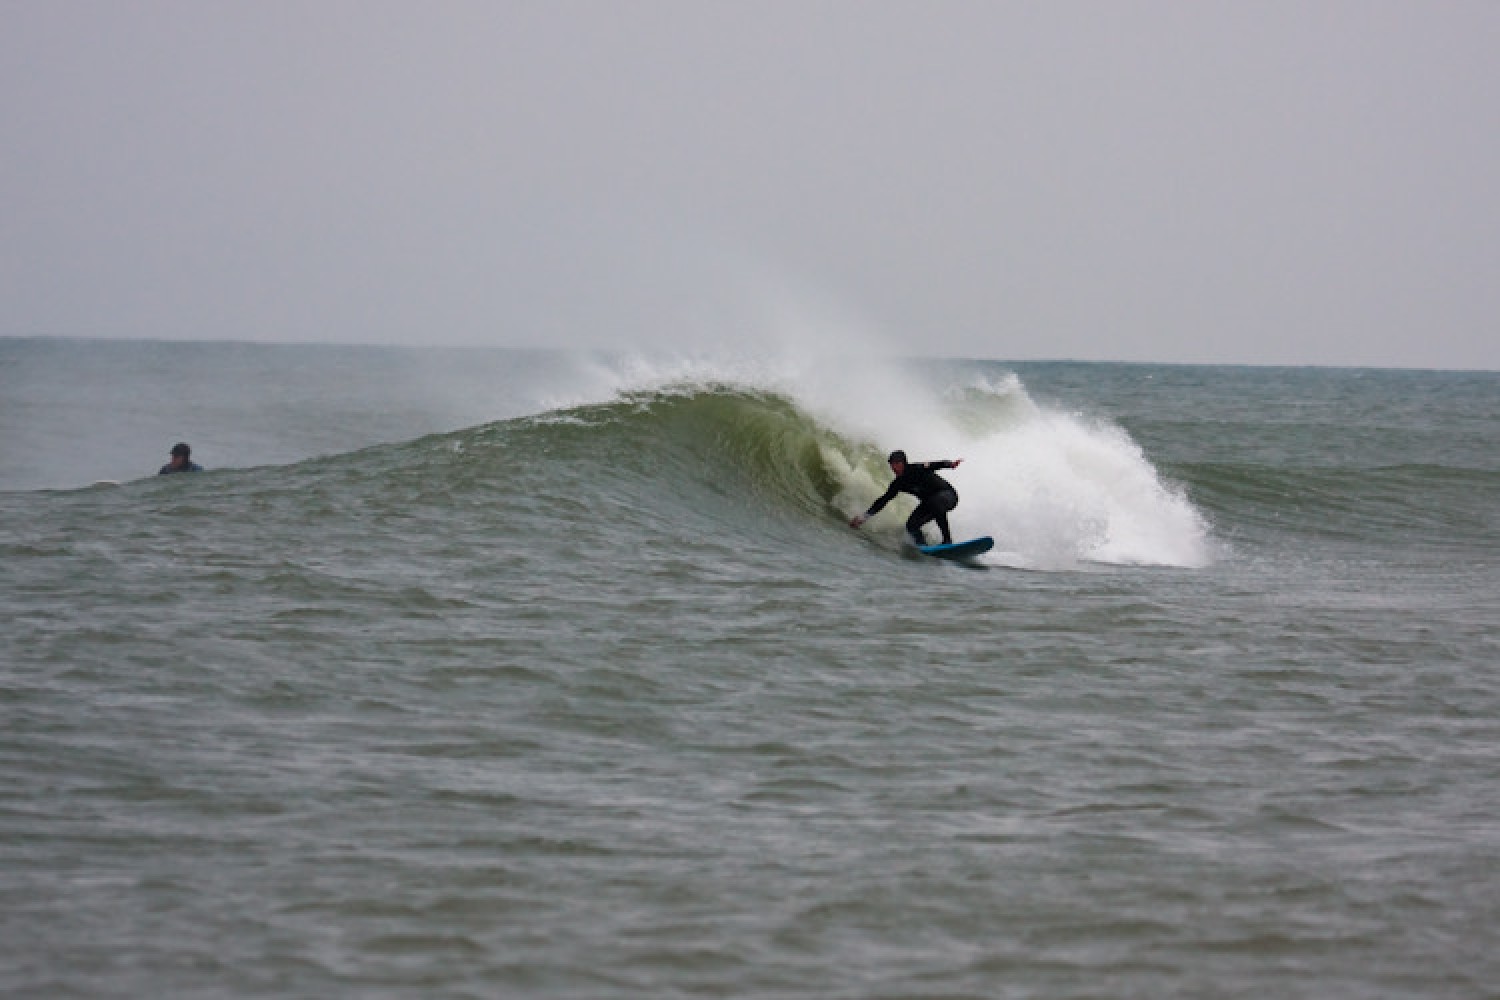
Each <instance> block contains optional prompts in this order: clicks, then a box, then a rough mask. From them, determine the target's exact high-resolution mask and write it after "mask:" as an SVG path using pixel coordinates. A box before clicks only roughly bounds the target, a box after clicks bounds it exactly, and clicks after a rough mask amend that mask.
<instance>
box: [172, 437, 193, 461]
mask: <svg viewBox="0 0 1500 1000" xmlns="http://www.w3.org/2000/svg"><path fill="white" fill-rule="evenodd" d="M192 455H193V449H191V448H189V447H188V446H187V444H186V443H184V442H182V441H179V442H177V443H176V444H174V445H173V446H172V457H173V458H178V457H181V458H191V457H192Z"/></svg>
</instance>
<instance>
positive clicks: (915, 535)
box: [849, 451, 963, 545]
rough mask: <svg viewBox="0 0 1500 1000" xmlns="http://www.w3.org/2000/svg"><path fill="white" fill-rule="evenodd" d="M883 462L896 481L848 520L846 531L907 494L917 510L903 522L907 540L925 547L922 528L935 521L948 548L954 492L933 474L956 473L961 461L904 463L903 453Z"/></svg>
mask: <svg viewBox="0 0 1500 1000" xmlns="http://www.w3.org/2000/svg"><path fill="white" fill-rule="evenodd" d="M886 461H888V462H890V464H891V472H893V473H894V474H895V476H896V478H895V479H893V480H891V485H890V488H889V489H887V490H886V491H885V493H884V494H883V495H882V496H881V497H880V499H879V500H876V501H875V502H874V503H872V504H870V509H869V510H867V511H865V512H864V513H863V514H855V515H854V516H853V517H852V518H850V519H849V527H851V528H858V527H859V526H860V525H862V524H864V523H865V522H866V521H868V520H869V519H870V518H872V517H874V516H875V515H876V514H878V513H880V509H881V508H882V507H884V506H885V505H886V504H888V503H890V502H891V500H893V499H894V498H895V496H896V494H897V493H910V494H911V495H912V496H914V497H916V498H917V509H916V510H914V511H912V512H911V517H909V518H907V519H906V533H907V534H909V535H911V540H912V541H913V542H915V543H916V544H918V545H926V544H927V540H926V539H925V538H923V537H922V526H923V525H924V524H926V523H927V522H928V521H936V522H937V526H938V530H939V531H941V532H942V533H943V544H944V545H952V544H953V535H952V534H950V533H949V531H948V512H949V511H950V510H952V509H953V508H954V507H957V506H958V491H957V490H955V489H954V488H953V486H952V484H950V483H949V482H948V481H947V480H946V479H944V478H943V477H942V476H940V475H938V474H937V470H938V469H956V468H958V464H959V463H960V462H962V461H963V459H961V458H955V459H953V460H952V461H947V460H944V461H941V462H908V461H907V460H906V452H904V451H893V452H891V455H890V458H888V459H886Z"/></svg>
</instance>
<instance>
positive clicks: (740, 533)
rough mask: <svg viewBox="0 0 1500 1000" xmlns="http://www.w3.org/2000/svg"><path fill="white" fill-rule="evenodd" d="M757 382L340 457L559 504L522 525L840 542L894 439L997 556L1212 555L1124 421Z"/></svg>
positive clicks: (1023, 401)
mask: <svg viewBox="0 0 1500 1000" xmlns="http://www.w3.org/2000/svg"><path fill="white" fill-rule="evenodd" d="M637 377H639V376H637ZM645 380H646V381H651V379H650V378H647V379H645ZM764 381H765V382H767V383H774V384H772V385H769V386H768V385H753V384H745V383H742V382H733V381H725V380H718V379H714V378H711V377H705V376H703V375H701V374H700V375H697V376H695V377H693V378H691V379H686V380H684V379H682V378H679V377H671V378H668V379H665V380H663V381H662V382H661V383H660V384H656V385H652V386H650V387H648V388H627V389H623V390H621V391H620V392H619V393H618V395H617V396H616V397H615V398H614V399H612V400H611V401H608V402H602V403H595V404H587V405H582V406H574V407H564V408H560V409H556V410H550V411H547V412H544V413H541V414H537V415H533V416H527V417H519V418H513V419H510V420H505V421H501V422H497V423H492V424H487V425H483V426H481V427H477V428H473V429H470V430H464V431H457V432H453V433H451V434H449V435H446V436H442V437H440V438H438V439H424V440H422V441H420V442H418V443H416V444H412V445H394V446H390V448H391V450H392V451H393V452H394V454H390V455H386V456H383V457H380V458H376V457H374V456H370V455H364V454H361V455H360V456H359V457H358V458H357V459H353V461H359V462H370V461H380V462H382V463H390V464H392V465H393V466H394V467H393V468H392V470H391V471H392V474H394V475H396V476H397V477H398V479H399V478H401V477H403V476H407V475H418V476H420V477H422V478H424V479H427V480H437V481H444V482H447V483H449V484H450V485H451V486H452V487H453V488H460V487H464V486H468V487H472V488H474V489H476V490H481V491H485V490H492V491H497V492H496V493H495V494H494V499H495V501H496V502H501V503H514V504H517V505H519V506H520V507H522V508H525V509H531V508H533V507H534V501H533V500H532V499H531V498H534V497H536V496H553V497H556V498H558V500H559V504H558V507H557V508H556V509H554V510H551V511H548V510H546V509H539V510H536V511H535V513H534V514H533V515H532V516H530V517H528V518H527V523H526V524H525V525H524V531H525V532H527V533H538V534H548V533H553V532H556V531H568V530H578V528H579V526H578V525H576V524H572V523H570V522H569V521H567V520H566V519H564V520H562V521H560V522H559V523H556V524H551V523H549V518H551V517H554V516H562V512H563V511H565V510H567V509H568V508H569V506H570V505H573V504H577V505H579V507H580V509H581V510H593V511H601V510H607V511H608V512H609V516H610V517H611V519H612V523H614V524H617V525H619V526H620V529H621V530H623V531H627V532H630V533H632V534H634V535H635V536H637V537H639V538H652V539H662V538H663V537H664V536H665V537H682V536H684V535H686V536H688V537H692V536H693V535H696V534H702V533H707V532H712V533H715V534H719V535H722V536H728V537H731V538H734V539H737V540H739V541H742V542H743V541H746V540H748V539H749V538H751V537H754V536H756V535H759V534H764V533H771V534H774V535H776V536H777V537H778V538H780V539H782V540H784V541H787V542H791V543H793V544H801V545H818V544H823V545H828V544H834V545H846V544H848V541H849V539H848V537H847V534H848V533H847V529H844V531H843V533H842V534H836V535H832V536H831V535H830V530H829V529H830V528H842V527H843V523H844V522H845V521H846V520H847V519H848V518H849V517H850V516H851V515H852V514H854V513H857V512H859V511H861V510H863V509H864V508H865V507H867V506H868V505H869V503H870V502H871V501H872V500H874V498H875V497H877V496H878V495H879V494H880V493H881V492H883V491H884V488H885V485H886V483H887V482H888V481H889V478H890V472H889V470H888V469H887V468H886V464H885V461H884V456H885V455H886V453H887V452H888V451H889V450H891V449H894V448H896V447H905V448H906V450H908V451H909V452H910V453H911V454H912V456H913V460H916V461H921V460H931V459H939V458H962V459H964V462H963V465H962V467H961V468H960V469H958V470H953V471H950V472H947V473H945V474H944V475H945V477H946V478H948V479H949V480H950V481H951V482H953V483H954V485H955V487H956V488H957V489H958V491H959V494H960V504H959V507H958V509H957V510H956V511H955V512H954V514H953V515H952V517H951V521H952V523H953V526H954V531H955V532H956V533H957V534H958V535H959V536H971V535H978V534H991V535H993V536H994V537H995V538H996V540H997V552H996V553H995V554H994V555H992V556H991V557H988V558H989V559H990V560H991V561H993V562H995V563H998V564H1002V565H1012V566H1018V567H1020V566H1024V567H1030V568H1040V569H1049V568H1050V569H1057V568H1069V567H1075V566H1077V565H1079V564H1084V563H1100V564H1118V565H1160V566H1181V567H1194V566H1203V565H1207V564H1208V563H1209V562H1210V561H1211V560H1212V552H1213V541H1212V536H1211V532H1210V530H1209V528H1208V525H1207V522H1206V521H1205V520H1204V518H1203V517H1202V516H1201V515H1199V513H1198V512H1197V510H1196V509H1195V508H1194V506H1193V504H1192V503H1191V502H1190V500H1189V499H1188V497H1187V494H1186V493H1185V491H1184V490H1183V489H1182V488H1181V487H1179V486H1174V485H1172V484H1170V483H1168V482H1166V481H1165V480H1164V479H1163V478H1162V477H1161V476H1160V474H1159V473H1158V472H1157V471H1156V469H1155V468H1154V467H1153V466H1152V464H1151V462H1150V460H1149V459H1148V457H1147V456H1146V455H1145V453H1144V452H1143V450H1142V449H1141V448H1140V446H1139V445H1138V444H1136V443H1135V442H1134V441H1133V440H1132V439H1131V438H1130V436H1129V435H1128V434H1127V433H1125V432H1124V431H1123V430H1122V429H1120V428H1119V427H1117V426H1114V425H1111V424H1109V423H1107V422H1104V421H1100V420H1085V419H1081V418H1078V417H1074V416H1070V415H1068V414H1064V413H1060V412H1055V411H1049V410H1048V409H1046V408H1044V407H1041V406H1038V405H1037V404H1036V403H1035V402H1034V401H1033V400H1032V399H1031V398H1030V397H1029V396H1028V395H1027V393H1026V390H1025V388H1024V386H1023V385H1022V384H1021V381H1020V380H1019V379H1018V378H1016V377H1015V376H1013V375H1012V376H1009V377H1006V378H1001V379H998V380H994V381H992V380H989V379H987V378H982V377H981V378H977V379H973V380H970V381H969V382H967V383H966V384H964V385H962V386H961V387H959V388H956V389H949V390H947V391H933V390H931V389H930V387H928V386H925V385H920V384H917V385H908V386H906V387H904V388H903V389H902V392H901V394H900V397H899V399H898V400H897V402H896V404H895V405H894V406H886V405H884V403H881V404H880V405H879V406H869V405H866V406H864V407H855V408H853V409H852V410H850V409H845V410H843V411H841V410H839V409H838V406H839V405H840V403H841V400H840V399H833V400H830V399H827V398H823V397H820V396H818V395H816V392H815V387H806V386H796V385H790V384H787V383H786V380H784V379H766V380H764ZM842 391H843V392H844V393H846V394H847V393H848V391H849V387H848V386H847V384H846V385H845V386H844V387H843V390H842ZM874 398H876V399H877V400H878V399H880V398H881V397H878V396H876V397H874ZM887 427H888V428H890V430H885V429H884V428H887ZM923 447H925V448H926V451H923V450H922V448H923ZM913 506H914V502H913V501H912V500H911V498H909V497H900V498H898V500H897V501H895V502H893V503H892V504H891V505H890V507H888V508H887V511H885V512H883V513H882V514H881V515H879V516H878V517H877V519H876V520H875V521H873V522H872V523H871V524H870V525H869V526H868V527H867V529H866V532H867V537H869V538H873V539H875V540H876V541H877V543H878V544H881V545H883V546H886V547H897V546H899V544H900V542H901V540H902V539H903V538H904V532H903V531H902V530H901V525H902V523H903V521H904V519H905V516H906V514H907V513H909V511H910V510H911V508H912V507H913ZM799 539H800V541H798V540H799Z"/></svg>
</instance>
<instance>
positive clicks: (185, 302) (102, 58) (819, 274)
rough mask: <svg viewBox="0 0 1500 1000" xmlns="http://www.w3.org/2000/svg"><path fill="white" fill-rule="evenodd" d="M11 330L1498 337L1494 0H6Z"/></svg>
mask: <svg viewBox="0 0 1500 1000" xmlns="http://www.w3.org/2000/svg"><path fill="white" fill-rule="evenodd" d="M0 24H3V31H0V131H3V135H4V151H3V152H0V198H3V206H0V207H3V211H0V334H3V335H33V334H62V335H74V336H111V337H114V336H120V337H169V338H192V339H221V338H236V339H254V340H293V341H301V340H317V341H332V342H354V341H359V342H380V343H412V344H423V343H432V344H437V343H445V344H496V345H539V344H546V345H558V346H567V345H578V346H585V347H603V346H613V347H627V346H632V345H640V346H647V347H661V346H686V347H694V346H702V347H716V346H721V345H724V344H736V343H740V344H742V343H744V342H745V341H746V340H747V339H748V340H750V341H758V339H759V338H762V337H767V338H771V339H772V340H774V339H775V338H783V339H784V340H786V341H788V342H794V343H810V344H811V345H812V346H814V347H817V346H823V347H825V348H829V349H845V348H847V347H849V346H851V345H856V344H861V343H868V344H869V345H870V346H871V347H876V346H878V347H879V348H880V349H881V350H896V351H901V352H909V353H918V354H932V355H960V356H974V357H986V358H998V359H1025V358H1081V359H1097V360H1143V361H1183V362H1245V363H1254V364H1259V363H1270V364H1281V363H1285V364H1338V365H1344V364H1347V365H1365V364H1370V365H1396V366H1412V367H1460V368H1462V367H1476V368H1500V189H1497V185H1500V57H1497V53H1500V3H1496V2H1490V0H1484V2H1477V0H1476V2H1442V0H1437V2H1426V0H1423V2H1419V0H1410V2H1402V3H1387V2H1381V0H1348V2H1317V0H1296V2H1277V0H1271V2H1260V0H1255V2H1252V0H1244V2H1232V3H1231V2H1223V3H1220V2H1184V0H1170V2H1165V0H1164V2H1144V0H1118V2H1102V0H1101V2H1088V3H1083V2H1080V3H1044V2H1005V0H995V2H989V3H938V2H923V3H917V2H911V3H894V2H880V0H860V2H792V0H763V2H757V3H749V2H743V3H730V2H706V0H691V2H663V0H640V2H597V3H586V2H566V0H562V2H536V3H530V2H528V3H516V2H510V3H503V2H494V0H474V2H459V0H451V2H423V3H417V2H405V3H397V2H391V0H347V2H345V0H316V2H300V0H299V2H280V0H269V2H268V0H256V2H233V0H226V2H201V0H186V2H180V3H177V2H153V0H139V2H129V3H122V2H116V0H109V2H87V0H60V2H56V3H51V2H36V0H0Z"/></svg>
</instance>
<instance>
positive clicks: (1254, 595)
mask: <svg viewBox="0 0 1500 1000" xmlns="http://www.w3.org/2000/svg"><path fill="white" fill-rule="evenodd" d="M177 440H187V441H189V442H191V443H192V445H193V447H194V458H195V459H196V460H198V461H199V462H201V463H202V464H203V465H205V466H206V467H207V471H206V472H204V473H202V474H198V475H192V476H171V477H158V476H155V475H153V473H154V471H155V469H156V468H157V467H158V466H159V465H161V464H162V463H163V462H165V461H166V458H167V456H166V452H167V449H168V448H169V447H170V445H171V444H172V443H173V442H174V441H177ZM897 447H901V448H905V449H906V450H907V451H908V452H910V453H911V454H912V457H913V458H914V459H918V460H921V459H933V458H963V459H964V463H963V465H962V466H961V467H960V468H959V469H957V470H954V471H953V472H952V473H948V474H946V475H947V476H948V478H949V479H950V480H951V481H952V482H953V483H954V485H955V486H956V487H957V489H958V492H959V494H960V497H961V501H960V504H959V507H958V509H957V510H956V511H955V512H954V515H953V523H954V531H955V535H956V536H957V537H960V538H962V537H966V536H969V535H975V534H990V535H992V536H994V538H995V540H996V548H995V550H994V551H993V552H991V553H989V554H988V555H987V556H985V557H983V558H982V559H980V560H978V561H977V562H975V563H974V564H970V565H956V564H949V563H943V562H940V561H937V560H931V559H927V558H925V557H922V556H920V555H917V554H915V553H914V552H912V551H911V550H909V549H907V548H905V547H903V542H902V534H903V533H902V530H901V522H902V520H903V514H904V511H905V510H906V509H909V505H907V506H902V505H900V504H893V505H892V508H891V509H888V510H887V511H885V512H884V513H882V514H881V515H879V516H878V517H876V518H875V519H873V520H872V521H871V522H870V523H869V524H868V525H866V526H865V528H864V529H863V530H861V531H858V532H856V531H853V530H851V529H850V528H849V527H848V526H847V524H846V523H845V522H846V521H847V518H848V517H849V516H850V515H851V514H853V513H855V512H856V511H859V510H862V509H863V508H864V507H865V506H866V505H867V504H868V503H869V502H870V501H871V500H872V499H873V498H874V497H875V496H876V495H878V493H879V492H880V491H881V489H883V487H884V484H885V482H886V481H887V479H888V475H889V473H888V471H887V470H886V469H885V467H884V463H883V461H882V458H883V456H884V454H885V453H886V452H887V451H889V450H890V449H892V448H897ZM0 616H3V621H4V628H3V631H0V900H3V906H0V993H4V994H5V995H7V996H37V997H74V996H76V997H146V996H309V997H312V996H316V997H329V996H359V997H386V996H389V997H465V996H473V997H600V998H610V997H641V996H650V997H700V996H711V997H752V998H753V997H849V998H855V997H1048V998H1059V997H1163V996H1182V997H1246V998H1250V997H1254V998H1264V997H1309V998H1313V997H1316V998H1338V997H1350V998H1356V997H1358V998H1366V997H1455V998H1457V997H1464V998H1471V997H1481V996H1497V995H1500V940H1497V932H1496V927H1497V926H1500V375H1497V374H1495V373H1444V372H1406V371H1369V370H1306V369H1295V370H1293V369H1250V368H1212V367H1168V366H1163V367H1154V366H1141V365H1101V364H1010V363H1005V362H1001V361H969V362H957V361H910V360H909V361H904V362H900V363H896V362H881V361H874V360H871V361H850V360H849V359H847V358H844V359H839V360H837V361H836V362H827V361H819V360H818V359H815V358H812V359H807V360H795V359H787V358H779V359H764V358H759V359H758V358H739V359H703V358H692V359H667V358H661V357H657V358H651V359H647V358H631V357H623V356H620V357H614V356H611V357H605V356H580V355H571V354H567V353H562V352H519V351H501V350H495V351H481V350H474V351H438V350H398V349H376V348H352V347H350V348H335V347H272V346H249V345H233V344H157V343H106V342H88V341H61V340H58V341H52V340H0Z"/></svg>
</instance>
